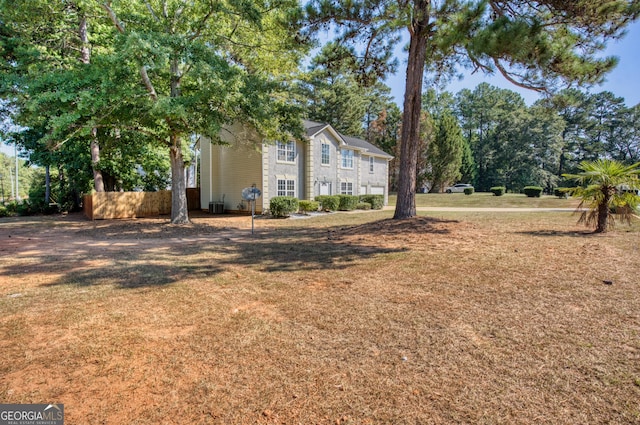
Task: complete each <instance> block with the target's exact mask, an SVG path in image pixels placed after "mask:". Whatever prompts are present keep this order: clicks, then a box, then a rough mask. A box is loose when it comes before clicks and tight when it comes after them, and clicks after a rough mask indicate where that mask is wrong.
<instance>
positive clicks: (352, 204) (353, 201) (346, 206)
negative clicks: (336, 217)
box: [338, 195, 360, 211]
mask: <svg viewBox="0 0 640 425" xmlns="http://www.w3.org/2000/svg"><path fill="white" fill-rule="evenodd" d="M338 198H340V205H339V206H338V209H339V210H340V211H353V210H355V209H356V206H357V205H358V202H359V201H360V197H358V196H355V195H338Z"/></svg>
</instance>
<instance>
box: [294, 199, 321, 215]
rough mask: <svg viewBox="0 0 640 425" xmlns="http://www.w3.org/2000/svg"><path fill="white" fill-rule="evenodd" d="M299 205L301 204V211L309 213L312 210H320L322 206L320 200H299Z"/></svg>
mask: <svg viewBox="0 0 640 425" xmlns="http://www.w3.org/2000/svg"><path fill="white" fill-rule="evenodd" d="M298 205H299V206H300V212H301V213H308V212H311V211H318V208H320V202H318V201H302V200H301V201H299V202H298Z"/></svg>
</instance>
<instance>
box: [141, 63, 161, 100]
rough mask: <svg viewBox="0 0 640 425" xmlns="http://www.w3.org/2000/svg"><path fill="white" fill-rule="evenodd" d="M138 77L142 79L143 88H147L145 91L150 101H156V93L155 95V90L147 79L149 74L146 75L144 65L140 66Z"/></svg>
mask: <svg viewBox="0 0 640 425" xmlns="http://www.w3.org/2000/svg"><path fill="white" fill-rule="evenodd" d="M140 76H141V77H142V82H143V83H144V86H145V87H146V88H147V91H148V92H149V96H150V97H151V99H152V100H153V101H156V100H158V93H156V89H155V88H154V87H153V83H152V82H151V79H150V78H149V74H147V67H146V66H144V65H141V66H140Z"/></svg>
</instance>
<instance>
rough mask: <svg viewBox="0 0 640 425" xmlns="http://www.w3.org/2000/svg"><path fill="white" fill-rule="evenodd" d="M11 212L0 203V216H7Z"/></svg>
mask: <svg viewBox="0 0 640 425" xmlns="http://www.w3.org/2000/svg"><path fill="white" fill-rule="evenodd" d="M10 215H11V214H10V213H9V211H8V210H7V207H5V206H4V205H0V217H9V216H10Z"/></svg>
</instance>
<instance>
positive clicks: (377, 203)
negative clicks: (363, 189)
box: [360, 195, 384, 210]
mask: <svg viewBox="0 0 640 425" xmlns="http://www.w3.org/2000/svg"><path fill="white" fill-rule="evenodd" d="M360 202H366V203H368V204H371V209H374V210H381V209H382V207H384V195H360Z"/></svg>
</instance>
